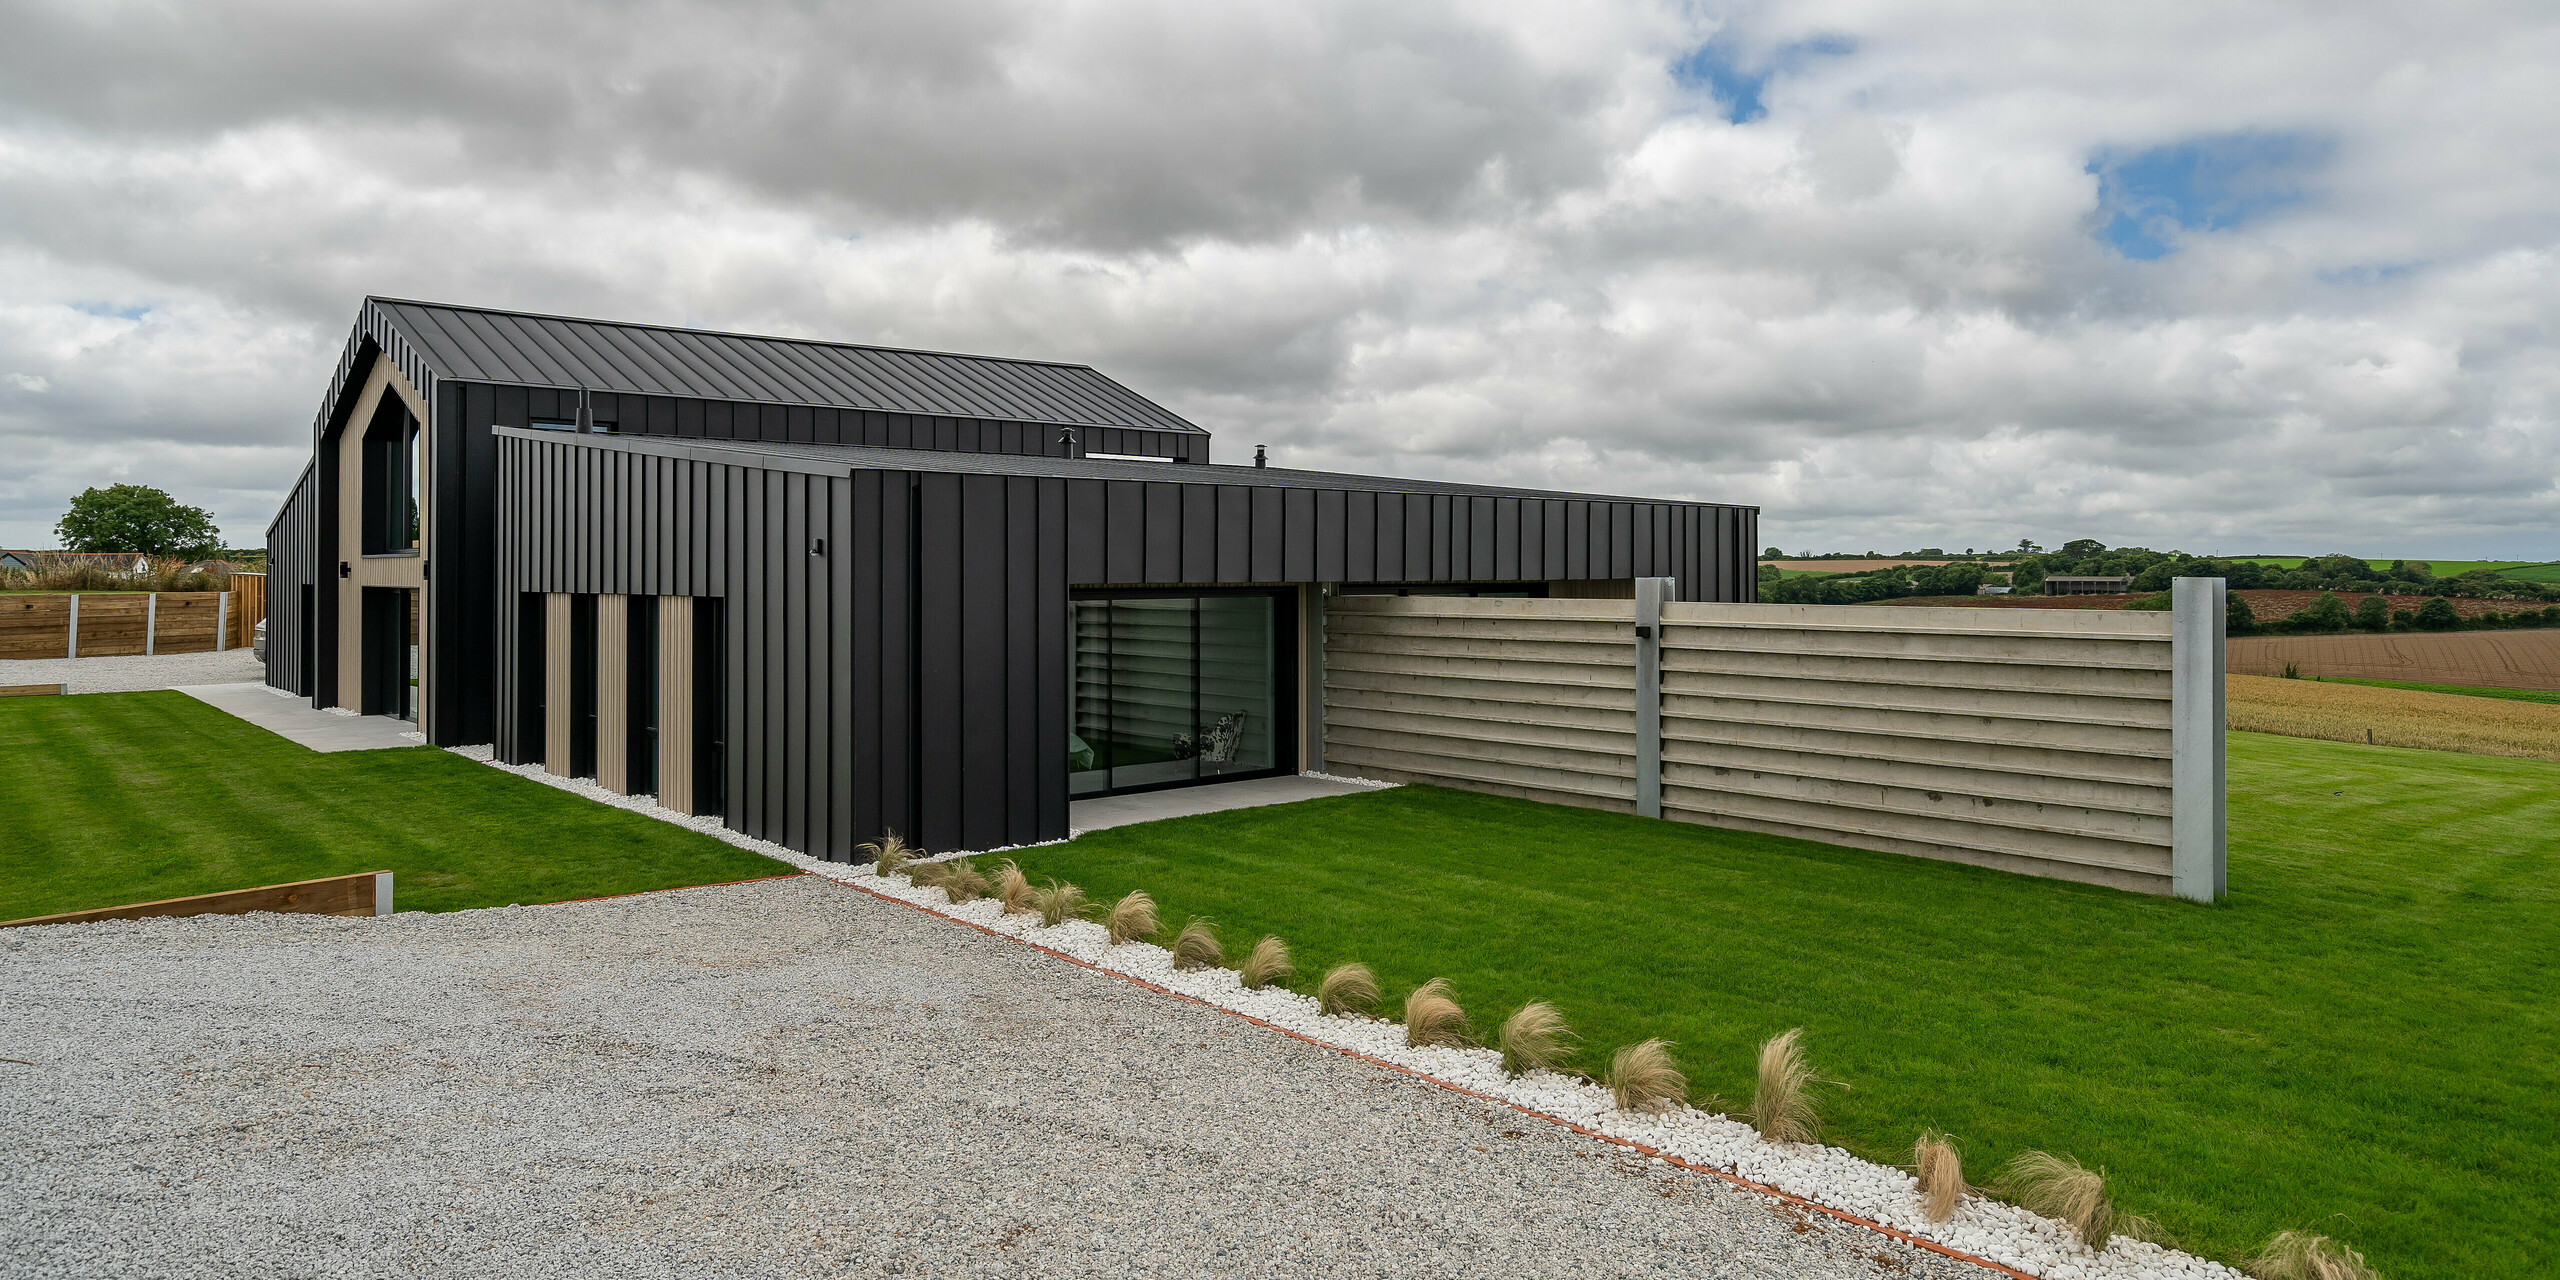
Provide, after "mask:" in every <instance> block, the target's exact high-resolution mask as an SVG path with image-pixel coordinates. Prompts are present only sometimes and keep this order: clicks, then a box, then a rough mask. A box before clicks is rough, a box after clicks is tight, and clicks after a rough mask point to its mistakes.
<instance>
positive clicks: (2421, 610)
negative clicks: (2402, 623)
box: [2417, 596, 2462, 631]
mask: <svg viewBox="0 0 2560 1280" xmlns="http://www.w3.org/2000/svg"><path fill="white" fill-rule="evenodd" d="M2417 623H2418V629H2419V630H2421V631H2451V630H2453V629H2454V628H2456V627H2459V626H2461V625H2462V613H2461V611H2460V610H2458V609H2455V608H2454V607H2453V602H2452V601H2451V600H2447V599H2445V598H2444V597H2443V596H2437V597H2436V598H2434V599H2432V600H2429V601H2427V602H2426V603H2425V604H2422V605H2420V606H2418V617H2417Z"/></svg>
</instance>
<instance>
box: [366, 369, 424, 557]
mask: <svg viewBox="0 0 2560 1280" xmlns="http://www.w3.org/2000/svg"><path fill="white" fill-rule="evenodd" d="M421 438H422V435H421V433H420V431H419V430H418V419H417V418H416V417H415V416H414V415H412V414H411V413H410V412H409V407H408V406H407V405H405V404H402V403H401V402H400V399H399V397H397V396H389V395H386V396H384V397H383V398H382V407H381V408H380V409H378V410H376V411H375V412H374V415H373V425H371V426H370V427H368V428H366V429H365V433H364V554H366V555H369V556H382V555H398V554H400V553H401V552H404V551H416V550H417V549H418V496H419V481H420V479H421V475H422V472H423V470H424V469H423V468H422V467H421V466H420V465H419V464H420V462H421V461H422V459H420V457H419V456H418V450H419V443H420V440H421Z"/></svg>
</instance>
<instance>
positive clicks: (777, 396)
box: [358, 298, 1208, 435]
mask: <svg viewBox="0 0 2560 1280" xmlns="http://www.w3.org/2000/svg"><path fill="white" fill-rule="evenodd" d="M366 306H367V307H369V308H372V309H374V310H376V311H378V312H380V313H381V314H382V315H383V316H385V317H386V318H388V319H389V320H390V322H391V324H392V326H393V327H395V328H397V329H398V330H399V332H400V333H401V334H402V335H403V336H405V337H406V338H407V339H408V340H409V342H410V343H411V344H412V345H413V346H414V347H415V348H416V349H417V350H418V351H419V352H421V353H422V354H423V355H424V356H425V358H426V360H427V362H428V363H429V365H431V366H432V367H433V369H434V371H435V373H436V375H437V376H439V377H444V378H452V379H457V380H461V381H466V382H496V383H511V384H517V385H524V386H542V387H581V388H585V389H587V390H590V391H610V392H617V393H625V394H638V395H661V396H689V397H695V398H699V399H706V400H736V401H749V402H758V403H767V404H792V405H812V406H822V407H828V408H841V409H874V410H881V411H885V412H891V413H924V414H938V415H942V416H945V417H956V418H983V419H994V420H999V421H1006V422H1046V423H1057V424H1059V425H1063V426H1080V427H1122V428H1129V429H1133V430H1140V431H1173V432H1181V433H1183V434H1187V435H1206V434H1208V433H1207V432H1205V431H1202V430H1201V429H1200V428H1199V427H1196V426H1194V425H1192V424H1191V423H1189V422H1186V421H1184V420H1183V419H1182V418H1180V417H1178V416H1176V415H1175V414H1173V413H1172V412H1171V411H1169V410H1167V409H1165V408H1164V407H1163V406H1162V405H1159V404H1156V403H1155V402H1154V401H1151V400H1149V399H1147V398H1146V397H1144V396H1141V395H1139V394H1138V393H1136V392H1134V391H1131V390H1130V389H1128V388H1127V387H1124V386H1121V385H1120V384H1119V383H1117V382H1114V381H1112V380H1111V379H1109V378H1107V377H1104V376H1103V375H1102V374H1100V373H1098V372H1096V371H1095V370H1094V369H1092V368H1091V367H1089V366H1086V365H1080V364H1056V363H1051V362H1048V361H1040V360H1009V359H1003V358H999V357H995V356H968V355H950V354H945V353H942V352H935V351H909V350H904V349H901V348H895V347H866V346H857V345H854V344H851V343H841V342H818V341H812V340H809V339H804V338H774V337H760V336H757V335H753V334H740V333H718V332H714V331H711V330H705V329H674V328H667V327H664V326H659V325H645V324H623V323H619V322H614V321H605V320H579V319H572V318H569V317H564V316H546V315H534V314H530V313H525V312H516V311H491V310H487V309H484V308H479V307H457V306H449V305H445V304H442V303H433V302H411V301H406V300H402V299H397V298H369V299H366ZM358 327H359V330H361V329H362V328H363V326H362V325H361V324H359V326H358Z"/></svg>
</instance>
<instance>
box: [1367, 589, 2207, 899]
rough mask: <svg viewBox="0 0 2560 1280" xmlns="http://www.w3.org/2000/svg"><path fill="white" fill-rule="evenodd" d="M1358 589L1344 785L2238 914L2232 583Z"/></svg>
mask: <svg viewBox="0 0 2560 1280" xmlns="http://www.w3.org/2000/svg"><path fill="white" fill-rule="evenodd" d="M1667 594H1668V593H1667V590H1666V588H1665V587H1664V585H1663V583H1662V580H1660V579H1640V580H1638V583H1637V592H1636V595H1637V598H1636V599H1635V600H1633V601H1623V600H1618V601H1612V600H1555V599H1547V600H1499V599H1465V598H1456V597H1426V596H1414V597H1393V596H1367V595H1338V596H1334V597H1332V598H1331V599H1330V600H1329V601H1327V603H1326V608H1325V641H1324V691H1325V697H1324V702H1325V729H1324V759H1325V767H1326V768H1327V769H1329V770H1332V771H1334V772H1338V773H1346V774H1358V775H1365V776H1368V777H1373V778H1379V779H1383V780H1387V781H1405V782H1431V783H1440V784H1444V785H1448V786H1455V787H1465V788H1470V789H1474V790H1481V791H1492V792H1499V793H1502V794H1507V795H1516V796H1523V797H1527V798H1529V799H1534V800H1546V801H1553V802H1557V803H1563V804H1574V805H1583V806H1587V807H1591V808H1600V809H1613V810H1617V811H1619V812H1625V813H1638V814H1644V815H1646V816H1652V817H1663V818H1670V819H1675V820H1679V821H1686V822H1698V823H1704V824H1707V825H1710V826H1719V827H1732V828H1738V829H1742V830H1748V831H1762V832H1769V833H1772V834H1777V835H1787V836H1797V837H1802V838H1804V839H1808V840H1819V841H1823V842H1826V843H1830V844H1840V845H1850V846H1854V847H1858V848H1865V849H1876V850H1882V851H1885V852H1889V853H1903V854H1911V855H1915V856H1919V857H1927V858H1941V859H1947V860H1950V861H1957V862H1967V863H1973V864H1975V865H1979V866H1986V867H1994V868H1998V869H2000V870H2005V871H2016V872H2024V873H2026V874H2030V875H2043V876H2053V877H2056V878H2060V879H2066V880H2077V881H2081V882H2083V883H2089V884H2100V885H2108V886H2112V887H2115V888H2121V889H2130V890H2134V891H2137V892H2144V893H2157V894H2170V893H2174V894H2176V895H2177V896H2179V897H2184V898H2193V899H2196V900H2199V901H2212V900H2214V899H2216V898H2219V897H2221V896H2222V893H2223V887H2224V873H2223V863H2224V856H2223V773H2222V768H2223V766H2222V748H2223V708H2222V641H2223V617H2224V615H2223V604H2222V599H2223V597H2222V584H2221V582H2220V581H2219V580H2216V579H2206V578H2185V579H2179V580H2178V582H2177V583H2176V585H2175V587H2174V590H2173V599H2174V608H2173V609H2172V611H2170V612H2168V613H2132V612H2112V611H2109V612H2100V611H2094V610H2092V611H2077V610H2074V611H2059V610H2057V611H2052V612H2045V611H2036V612H2035V613H2033V614H2032V615H2030V614H2029V613H2028V611H2025V610H1996V611H1995V610H1984V609H1891V610H1884V609H1876V608H1871V607H1861V606H1856V605H1732V604H1679V603H1665V602H1664V597H1665V596H1666V595H1667Z"/></svg>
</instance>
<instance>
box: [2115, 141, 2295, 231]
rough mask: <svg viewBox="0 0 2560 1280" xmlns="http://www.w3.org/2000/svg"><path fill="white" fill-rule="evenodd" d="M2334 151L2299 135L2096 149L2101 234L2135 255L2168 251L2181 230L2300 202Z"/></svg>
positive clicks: (2246, 218)
mask: <svg viewBox="0 0 2560 1280" xmlns="http://www.w3.org/2000/svg"><path fill="white" fill-rule="evenodd" d="M2332 149H2333V148H2332V146H2331V144H2330V143H2329V141H2328V140H2327V139H2325V138H2319V137H2315V136H2312V135H2310V134H2302V133H2227V134H2219V135H2215V136H2212V137H2204V138H2190V139H2187V140H2186V141H2183V142H2172V143H2168V144H2166V145H2163V146H2157V147H2146V148H2143V149H2140V150H2124V149H2120V148H2116V147H2100V148H2099V149H2098V150H2097V151H2095V152H2094V153H2092V154H2091V155H2090V157H2089V166H2088V171H2089V172H2090V173H2093V174H2095V175H2097V178H2098V238H2099V239H2101V240H2104V241H2106V242H2107V243H2108V244H2110V245H2112V246H2114V247H2115V250H2116V252H2118V253H2121V254H2123V255H2124V256H2126V257H2128V258H2132V259H2134V260H2136V261H2140V262H2149V261H2151V260H2153V259H2155V258H2161V257H2165V256H2167V255H2168V254H2169V253H2171V252H2172V251H2174V250H2175V249H2176V248H2177V247H2178V240H2179V237H2180V236H2181V235H2182V234H2183V233H2186V232H2192V231H2224V230H2228V229H2230V228H2233V227H2237V226H2241V225H2243V224H2245V223H2248V222H2250V221H2252V220H2255V219H2256V218H2258V217H2260V216H2262V215H2264V214H2266V213H2269V212H2271V211H2273V210H2276V209H2281V208H2283V207H2285V206H2286V205H2289V204H2293V203H2296V202H2297V201H2300V200H2301V199H2302V198H2303V195H2304V191H2305V188H2306V186H2307V183H2308V181H2309V179H2310V177H2311V175H2312V174H2313V172H2314V171H2316V170H2318V169H2319V168H2320V167H2322V166H2323V165H2326V164H2327V163H2328V161H2329V155H2330V152H2331V150H2332Z"/></svg>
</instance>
